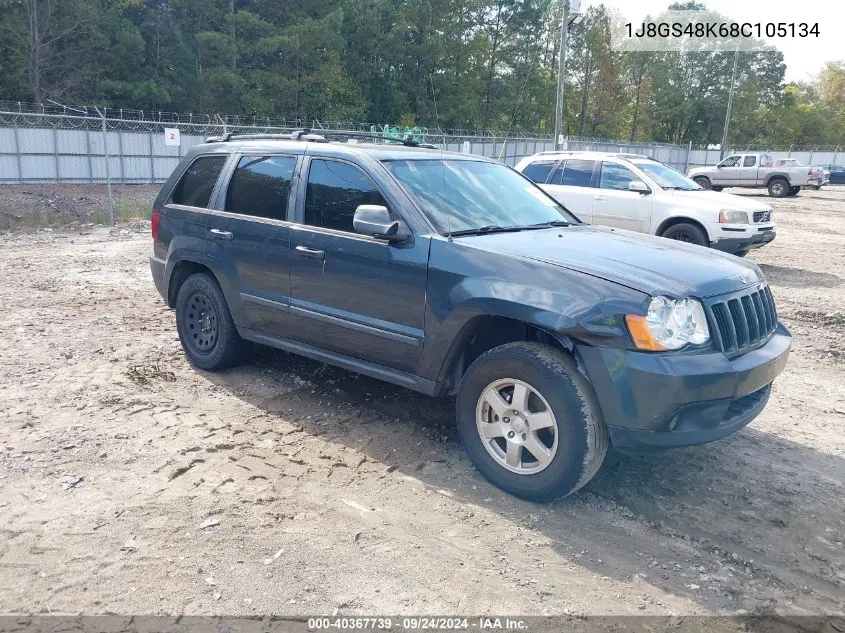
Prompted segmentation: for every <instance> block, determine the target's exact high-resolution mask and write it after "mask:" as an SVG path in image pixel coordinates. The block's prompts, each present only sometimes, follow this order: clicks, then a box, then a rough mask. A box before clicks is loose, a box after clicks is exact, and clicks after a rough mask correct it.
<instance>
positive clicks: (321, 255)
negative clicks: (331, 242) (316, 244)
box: [295, 246, 326, 259]
mask: <svg viewBox="0 0 845 633" xmlns="http://www.w3.org/2000/svg"><path fill="white" fill-rule="evenodd" d="M295 250H296V253H297V255H302V256H303V257H308V258H310V259H325V258H326V252H325V251H315V250H314V249H313V248H308V247H307V246H297V247H296V249H295Z"/></svg>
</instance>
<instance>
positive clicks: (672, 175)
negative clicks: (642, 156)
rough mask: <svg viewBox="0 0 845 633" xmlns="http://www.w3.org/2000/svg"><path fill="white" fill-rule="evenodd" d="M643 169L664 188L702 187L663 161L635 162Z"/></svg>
mask: <svg viewBox="0 0 845 633" xmlns="http://www.w3.org/2000/svg"><path fill="white" fill-rule="evenodd" d="M634 164H635V165H636V166H637V167H639V168H640V169H642V170H643V171H644V172H645V173H646V174H647V175H648V176H649V177H650V178H651V179H652V180H654V182H656V183H657V184H658V185H660V187H661V188H662V189H680V190H681V191H698V190H699V189H701V187H699V186H698V185H697V184H695V182H693V181H692V180H690V179H689V178H687V177H686V176H684V175H683V174H682V173H680V172H677V171H675V170H674V169H672V168H671V167H667V166H666V165H663V164H661V163H653V162H648V163H634Z"/></svg>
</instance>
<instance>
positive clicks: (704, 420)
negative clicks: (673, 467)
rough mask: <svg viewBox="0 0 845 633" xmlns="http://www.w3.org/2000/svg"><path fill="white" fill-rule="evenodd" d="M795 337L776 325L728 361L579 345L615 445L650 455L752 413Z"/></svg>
mask: <svg viewBox="0 0 845 633" xmlns="http://www.w3.org/2000/svg"><path fill="white" fill-rule="evenodd" d="M791 343H792V338H791V336H790V334H789V332H788V331H787V329H786V328H785V327H784V326H783V324H780V323H778V326H777V329H776V330H775V333H774V335H773V336H772V338H771V339H769V341H768V342H767V343H766V344H765V345H763V346H762V347H759V348H757V349H755V350H752V351H750V352H748V353H746V354H743V355H742V356H738V357H736V358H733V359H729V358H728V357H727V356H725V355H724V354H723V353H721V352H717V351H706V352H703V353H702V352H700V351H695V350H693V351H687V352H683V351H682V352H677V353H657V354H655V353H647V352H634V351H628V350H619V349H609V348H599V347H590V346H578V352H579V353H580V355H581V358H582V359H583V361H584V365H585V366H586V370H587V374H588V376H589V378H590V380H591V382H592V383H593V387H594V388H595V390H596V395H597V397H598V400H599V406H600V407H601V410H602V413H603V414H604V419H605V422H606V423H607V426H608V430H609V431H610V439H611V442H612V444H613V446H614V447H615V448H616V449H617V450H619V451H620V452H623V453H630V454H644V453H653V452H656V451H660V450H664V449H667V448H673V447H679V446H691V445H694V444H703V443H705V442H712V441H713V440H717V439H719V438H722V437H725V436H726V435H730V434H731V433H733V432H735V431H738V430H739V429H741V428H742V427H744V426H745V425H746V424H748V423H749V422H751V421H752V420H753V419H754V418H756V417H757V416H758V415H759V414H760V412H761V411H762V410H763V408H764V407H765V406H766V402H767V401H768V399H769V393H770V390H771V384H772V382H773V381H774V379H775V378H776V377H777V376H778V375H779V374H780V373H781V371H783V368H784V366H785V365H786V361H787V358H788V357H789V349H790V346H791Z"/></svg>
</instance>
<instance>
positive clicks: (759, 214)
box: [754, 211, 772, 222]
mask: <svg viewBox="0 0 845 633" xmlns="http://www.w3.org/2000/svg"><path fill="white" fill-rule="evenodd" d="M771 220H772V212H771V211H755V212H754V221H755V222H771Z"/></svg>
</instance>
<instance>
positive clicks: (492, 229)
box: [443, 225, 524, 237]
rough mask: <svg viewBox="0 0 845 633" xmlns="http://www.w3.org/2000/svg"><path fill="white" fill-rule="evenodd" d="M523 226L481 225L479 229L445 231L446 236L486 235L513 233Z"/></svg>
mask: <svg viewBox="0 0 845 633" xmlns="http://www.w3.org/2000/svg"><path fill="white" fill-rule="evenodd" d="M523 228H524V227H521V226H495V225H492V226H479V227H478V228H477V229H463V230H461V231H450V232H449V233H444V234H443V235H445V236H446V237H460V236H461V235H486V234H487V233H511V232H516V231H521V230H522V229H523Z"/></svg>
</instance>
